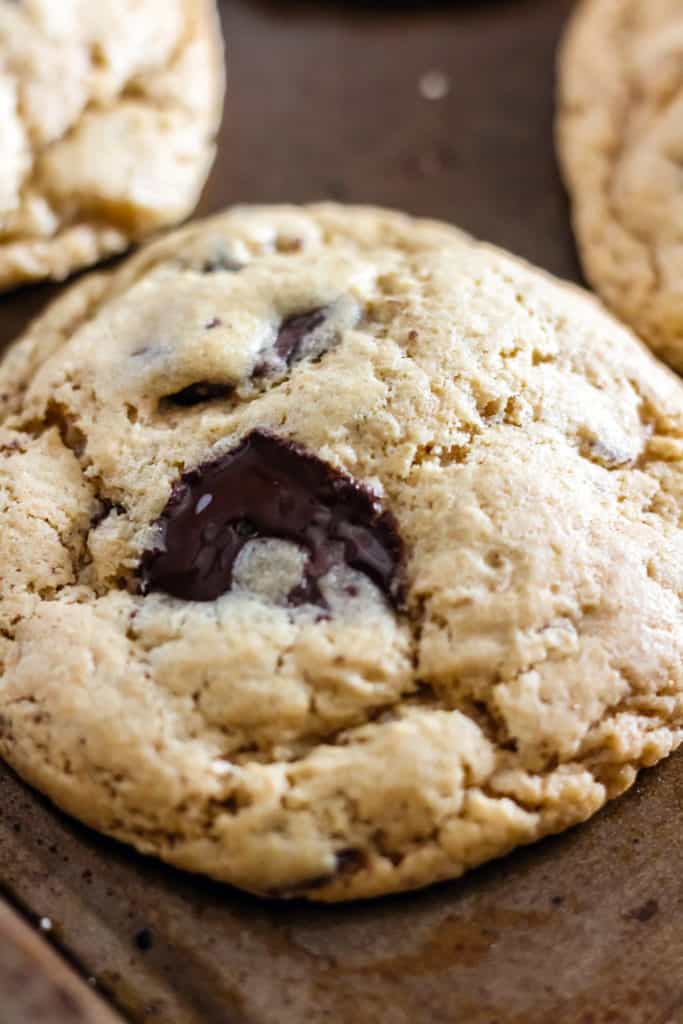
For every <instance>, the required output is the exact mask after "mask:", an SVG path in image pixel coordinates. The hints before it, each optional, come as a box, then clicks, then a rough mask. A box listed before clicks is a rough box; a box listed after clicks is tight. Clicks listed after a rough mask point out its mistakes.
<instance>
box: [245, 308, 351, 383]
mask: <svg viewBox="0 0 683 1024" xmlns="http://www.w3.org/2000/svg"><path fill="white" fill-rule="evenodd" d="M327 315H328V310H327V309H324V308H321V309H312V310H310V311H309V312H308V313H297V314H296V316H290V317H288V318H287V319H286V320H283V322H282V323H281V324H280V329H279V330H278V334H277V338H276V339H275V344H274V345H273V350H272V356H270V355H269V354H266V355H265V356H264V358H263V359H262V360H261V361H260V362H259V363H258V365H257V366H256V367H255V368H254V373H253V376H254V377H256V378H258V377H265V376H266V375H267V374H269V373H271V372H277V370H278V369H281V368H282V367H286V368H287V369H289V368H290V367H291V366H293V365H294V363H296V362H298V360H299V359H300V358H301V357H302V355H303V352H302V350H303V347H304V342H305V341H306V339H307V338H309V337H310V335H312V334H313V332H314V331H316V330H317V329H318V328H319V327H321V326H322V325H323V324H324V323H325V320H326V319H327ZM331 340H332V339H331ZM322 354H323V353H322V352H320V353H319V354H318V356H321V355H322Z"/></svg>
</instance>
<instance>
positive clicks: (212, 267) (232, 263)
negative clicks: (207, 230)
mask: <svg viewBox="0 0 683 1024" xmlns="http://www.w3.org/2000/svg"><path fill="white" fill-rule="evenodd" d="M243 266H244V264H242V263H240V262H239V260H236V259H235V258H234V257H233V256H229V255H228V253H227V252H222V251H218V252H216V253H214V255H213V256H209V257H208V259H206V260H204V262H203V263H202V266H201V272H202V274H218V273H220V272H221V271H223V272H227V273H231V274H236V273H237V272H238V271H239V270H241V269H242V267H243Z"/></svg>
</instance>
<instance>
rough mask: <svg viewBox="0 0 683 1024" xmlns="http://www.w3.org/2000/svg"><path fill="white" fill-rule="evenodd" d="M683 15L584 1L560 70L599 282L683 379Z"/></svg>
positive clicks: (562, 129)
mask: <svg viewBox="0 0 683 1024" xmlns="http://www.w3.org/2000/svg"><path fill="white" fill-rule="evenodd" d="M682 68H683V5H682V4H681V3H680V0H583V2H581V3H579V4H578V5H577V10H576V11H575V13H574V15H573V19H572V21H571V23H570V27H569V29H568V31H567V34H566V37H565V39H564V42H563V45H562V48H561V53H560V62H559V97H558V115H557V142H558V148H559V155H560V162H561V164H562V167H563V171H564V176H565V180H566V182H567V186H568V189H569V192H570V195H571V199H572V204H573V220H574V227H575V231H576V236H577V240H578V244H579V250H580V253H581V258H582V262H583V266H584V269H585V272H586V275H587V277H588V278H589V280H590V281H591V283H592V285H593V286H594V287H595V288H596V289H597V290H598V291H599V292H600V293H601V295H602V297H603V298H604V299H605V301H606V302H607V303H608V305H610V306H611V307H612V308H613V309H614V311H615V312H616V313H618V314H619V316H621V317H622V319H624V320H625V321H626V322H627V323H629V324H630V325H631V326H632V327H634V328H635V330H636V331H637V332H638V333H639V334H640V336H641V337H642V338H643V339H644V340H645V342H646V343H647V344H648V345H649V346H650V347H651V348H652V349H653V350H654V351H655V352H656V353H657V354H658V355H659V356H660V357H661V358H662V359H664V360H666V361H667V362H668V363H669V364H670V365H671V366H673V367H674V368H675V369H677V370H678V371H683V284H682V283H681V282H682V281H683V188H682V187H681V162H682V161H683V143H682V142H681V140H682V139H683V72H682Z"/></svg>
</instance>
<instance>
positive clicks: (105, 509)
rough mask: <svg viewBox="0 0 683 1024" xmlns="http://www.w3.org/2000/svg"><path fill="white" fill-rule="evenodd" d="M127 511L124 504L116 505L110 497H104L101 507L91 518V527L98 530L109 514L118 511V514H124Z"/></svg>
mask: <svg viewBox="0 0 683 1024" xmlns="http://www.w3.org/2000/svg"><path fill="white" fill-rule="evenodd" d="M125 511H126V510H125V508H124V507H123V505H116V504H115V503H114V502H113V501H110V500H109V499H108V498H103V499H102V500H101V501H100V507H99V508H98V509H97V511H96V512H95V513H94V515H93V516H92V518H91V520H90V529H91V530H96V529H97V527H98V526H99V525H100V523H103V522H104V520H105V519H106V518H107V516H109V515H111V513H112V512H116V514H117V515H124V514H125Z"/></svg>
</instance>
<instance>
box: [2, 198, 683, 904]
mask: <svg viewBox="0 0 683 1024" xmlns="http://www.w3.org/2000/svg"><path fill="white" fill-rule="evenodd" d="M0 394H1V395H2V397H3V401H4V406H3V409H2V413H1V414H0V667H1V669H2V673H1V677H0V678H1V680H2V681H1V682H0V753H1V754H2V755H3V756H4V757H5V758H6V759H7V760H8V761H9V763H10V764H11V765H13V767H14V768H15V769H16V770H17V771H18V772H20V773H21V775H23V776H24V777H25V778H26V779H28V780H29V781H31V782H32V783H33V784H35V785H36V786H38V787H39V788H40V789H41V790H43V791H44V792H45V793H47V794H48V795H49V796H50V797H51V798H52V799H53V800H55V801H56V802H57V803H59V804H60V805H61V806H62V807H64V808H65V809H66V810H68V811H70V812H71V813H72V814H75V815H77V816H78V817H80V818H82V819H83V820H84V821H86V822H87V823H89V824H91V825H93V826H95V827H97V828H99V829H101V830H102V831H104V832H107V833H110V834H111V835H114V836H116V837H118V838H119V839H122V840H125V841H127V842H130V843H133V844H134V845H135V846H137V847H138V848H139V849H141V850H143V851H146V852H148V853H155V854H157V855H159V856H161V857H163V858H164V859H165V860H167V861H169V862H171V863H173V864H176V865H179V866H181V867H184V868H189V869H192V870H195V871H202V872H205V873H207V874H209V875H212V876H214V877H215V878H219V879H223V880H226V881H229V882H232V883H233V884H235V885H239V886H243V887H244V888H247V889H250V890H252V891H255V892H260V893H266V894H269V895H291V894H298V895H305V896H307V897H310V898H313V899H321V900H339V899H349V898H355V897H365V896H373V895H380V894H383V893H387V892H391V891H396V890H400V889H409V888H414V887H416V886H419V885H425V884H427V883H429V882H433V881H435V880H437V879H443V878H449V877H454V876H456V875H459V874H461V873H462V872H464V871H466V870H467V869H468V868H470V867H472V866H474V865H475V864H479V863H481V862H482V861H485V860H488V859H490V858H491V857H495V856H498V855H500V854H502V853H504V852H506V851H507V850H510V849H511V848H512V847H514V846H516V845H518V844H520V843H528V842H531V841H532V840H534V839H537V838H539V837H540V836H543V835H546V834H547V833H549V832H557V831H560V830H561V829H564V828H567V827H568V826H570V825H573V824H575V823H577V822H579V821H583V820H584V819H585V818H587V817H589V816H590V815H591V814H593V813H594V812H595V811H596V810H597V809H598V808H599V807H600V806H601V805H602V804H603V803H604V802H605V801H606V800H607V799H608V798H610V797H614V796H617V795H618V794H619V793H621V792H622V791H623V790H624V789H625V788H627V787H628V786H629V785H630V784H631V782H632V781H633V780H634V778H635V776H636V772H637V771H638V769H639V768H641V767H643V766H645V765H650V764H654V763H655V762H656V761H657V760H659V759H660V758H662V757H664V756H665V755H666V754H668V753H669V752H670V751H671V750H673V749H674V748H675V747H676V746H678V744H679V743H680V742H681V739H682V738H683V668H682V666H683V611H682V605H681V595H682V594H683V528H682V527H681V520H682V513H683V386H682V385H681V383H680V382H679V381H678V380H677V379H676V378H675V377H674V375H673V374H671V373H670V372H669V371H668V370H667V369H666V368H665V367H663V366H661V365H659V364H658V363H657V362H656V361H655V360H654V359H653V358H652V357H651V355H650V354H649V352H647V351H646V350H645V349H644V348H643V346H642V345H640V344H639V342H637V341H636V339H635V338H634V337H633V336H632V335H631V334H630V333H629V332H628V331H627V330H625V329H624V328H622V327H621V326H620V325H619V324H617V323H616V322H615V321H614V320H613V319H612V318H611V317H610V316H608V315H607V314H605V312H604V311H603V310H602V308H601V307H600V306H599V305H598V303H596V302H595V301H594V300H593V299H592V298H591V297H589V296H587V295H585V294H584V293H583V292H581V291H579V290H578V289H574V288H570V287H567V286H566V285H562V284H560V283H558V282H556V281H553V280H552V279H550V278H549V277H547V276H546V275H544V274H542V273H540V272H538V271H536V270H533V269H531V268H529V267H527V266H524V265H522V264H521V263H519V262H518V261H516V260H514V259H512V258H510V257H508V256H507V255H505V254H503V253H500V252H497V251H495V250H492V249H490V248H488V247H486V246H482V245H478V244H476V243H475V242H473V241H471V240H469V239H467V238H466V237H465V236H463V235H460V234H459V233H458V232H456V231H455V230H454V229H452V228H449V227H446V226H444V225H438V224H433V223H428V222H424V221H417V220H414V219H411V218H408V217H402V216H400V215H399V214H395V213H390V212H387V211H384V210H376V209H357V208H345V207H338V206H331V205H322V206H315V207H312V208H308V209H296V208H287V207H273V208H269V207H266V208H254V209H249V208H246V209H236V210H232V211H229V212H228V213H225V214H223V215H221V216H219V217H216V218H214V219H212V220H209V221H206V222H204V223H197V224H193V225H191V226H190V227H188V228H186V229H184V230H182V231H180V232H177V233H174V234H173V235H170V236H168V237H166V238H164V239H162V240H161V241H159V242H156V243H154V244H152V245H151V246H148V247H147V248H145V249H143V250H142V252H140V253H139V254H138V255H137V256H135V257H133V258H132V259H131V260H129V261H128V262H127V263H126V264H125V265H124V266H123V267H122V268H120V269H119V270H118V271H117V272H115V273H114V274H111V275H105V274H101V275H97V276H93V277H89V278H86V279H85V280H84V281H82V282H80V283H79V284H78V285H77V286H76V287H75V288H74V289H72V290H71V291H69V292H68V293H67V294H66V295H65V296H64V297H63V298H62V299H61V300H60V301H59V303H58V304H57V305H56V306H54V307H52V308H51V309H50V310H49V311H48V313H47V314H46V315H45V316H44V317H43V318H42V319H41V320H40V321H38V322H37V323H36V325H35V326H34V327H33V328H32V330H31V332H30V333H29V335H28V336H27V337H26V338H25V339H24V340H23V341H21V342H19V343H18V345H17V346H16V347H15V348H14V349H13V350H12V351H11V352H10V354H9V356H8V357H7V359H6V360H5V362H4V363H3V365H2V368H0Z"/></svg>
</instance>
